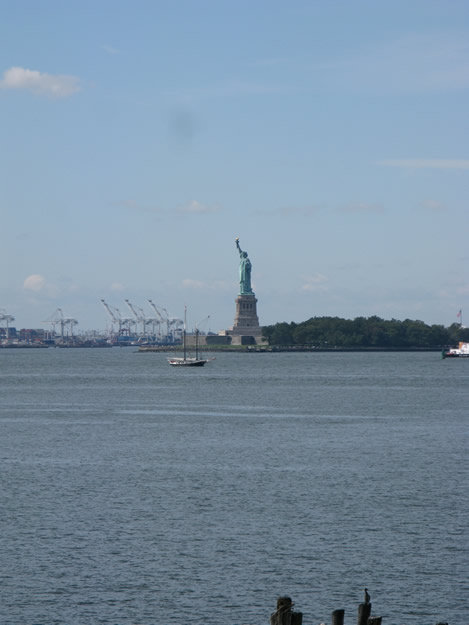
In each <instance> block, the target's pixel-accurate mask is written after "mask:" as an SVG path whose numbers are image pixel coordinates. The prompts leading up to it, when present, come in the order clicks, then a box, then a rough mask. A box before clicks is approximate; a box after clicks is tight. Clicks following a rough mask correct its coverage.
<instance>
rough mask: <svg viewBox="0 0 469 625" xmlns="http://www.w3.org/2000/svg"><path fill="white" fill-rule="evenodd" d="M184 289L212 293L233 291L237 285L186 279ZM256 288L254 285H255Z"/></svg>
mask: <svg viewBox="0 0 469 625" xmlns="http://www.w3.org/2000/svg"><path fill="white" fill-rule="evenodd" d="M182 287H183V288H184V289H195V290H202V289H203V290H205V291H207V290H211V291H228V292H231V291H233V288H236V283H233V282H228V281H226V280H214V281H212V282H203V281H202V280H193V279H192V278H185V279H184V280H183V281H182ZM253 287H254V285H253Z"/></svg>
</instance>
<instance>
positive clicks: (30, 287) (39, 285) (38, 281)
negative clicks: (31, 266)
mask: <svg viewBox="0 0 469 625" xmlns="http://www.w3.org/2000/svg"><path fill="white" fill-rule="evenodd" d="M45 286H46V279H45V278H44V276H41V275H40V274H38V273H33V274H32V275H30V276H28V277H27V278H26V279H25V281H24V282H23V288H25V289H26V290H27V291H35V292H38V291H42V289H44V288H45Z"/></svg>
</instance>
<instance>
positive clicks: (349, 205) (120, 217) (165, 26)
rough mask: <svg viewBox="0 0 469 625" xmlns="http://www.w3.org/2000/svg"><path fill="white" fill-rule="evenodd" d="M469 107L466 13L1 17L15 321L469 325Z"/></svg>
mask: <svg viewBox="0 0 469 625" xmlns="http://www.w3.org/2000/svg"><path fill="white" fill-rule="evenodd" d="M468 94H469V2H467V0H461V1H457V0H454V1H452V0H441V1H440V0H435V1H433V0H421V1H420V0H415V1H412V0H390V1H386V0H382V1H377V0H370V1H358V0H357V1H354V0H348V1H334V0H330V1H325V0H317V1H314V0H310V1H306V0H289V1H288V2H286V1H285V0H282V1H276V0H258V1H256V0H250V1H245V0H237V1H236V2H234V1H229V2H228V1H225V0H193V1H186V0H168V1H159V0H153V1H142V0H132V2H130V0H129V1H125V2H124V1H119V0H99V1H98V0H93V1H87V0H79V1H75V0H67V1H66V2H64V1H63V0H60V1H58V0H57V1H53V0H31V1H24V0H11V1H10V0H0V119H1V122H0V146H1V150H0V211H1V220H0V227H1V234H2V238H1V245H0V249H1V255H0V260H1V278H0V309H4V310H6V311H7V312H9V313H11V314H13V315H14V316H15V322H14V324H13V325H15V326H16V327H18V328H21V327H41V321H43V320H44V319H46V318H47V317H49V316H50V315H51V314H52V313H53V312H54V310H55V309H56V308H58V307H60V308H62V310H63V311H64V314H65V315H67V316H73V317H76V318H77V319H78V321H79V324H80V325H79V326H78V328H77V329H78V330H79V329H86V328H104V327H105V326H106V324H107V321H108V318H107V315H106V312H105V310H104V308H103V306H102V304H101V303H100V299H101V298H104V299H105V300H106V301H107V302H108V303H109V304H111V305H112V306H116V307H118V308H119V309H120V310H121V312H122V313H123V314H124V313H125V314H126V315H127V314H128V313H129V311H128V309H127V308H126V306H125V303H124V299H125V298H128V299H129V300H130V301H131V302H133V303H134V304H135V305H137V306H140V307H141V308H144V309H145V310H148V313H149V314H150V309H149V307H148V304H147V300H148V299H152V300H153V301H154V302H155V303H157V304H159V305H161V306H164V307H165V308H166V309H167V310H168V311H169V313H170V314H171V315H174V316H181V315H182V312H183V307H184V304H187V306H188V309H189V316H190V319H192V321H193V322H195V321H197V320H198V319H201V318H203V317H205V316H206V315H211V320H210V329H211V330H213V331H215V330H218V329H221V328H226V327H228V326H231V325H232V323H233V318H234V310H235V305H234V300H235V298H236V296H237V293H238V260H239V257H238V253H237V251H236V248H235V242H234V240H235V237H236V236H239V237H240V243H241V247H242V248H243V249H245V250H247V251H248V253H249V257H250V259H251V261H252V264H253V286H254V290H255V292H256V295H257V297H258V299H259V303H258V312H259V317H260V322H261V324H268V323H274V322H276V321H303V320H305V319H308V318H310V317H313V316H322V315H328V316H329V315H332V316H340V317H346V318H354V317H357V316H366V317H368V316H371V315H378V316H380V317H383V318H386V319H390V318H396V319H406V318H410V319H421V320H423V321H425V322H427V323H442V324H444V325H449V324H451V323H453V322H454V321H457V320H458V319H457V318H456V315H457V313H458V311H459V310H460V309H462V310H463V317H464V310H465V308H466V309H467V315H468V316H469V306H468V305H467V302H468V300H469V274H468V269H469V248H468V243H467V240H468V227H469V212H468V204H469V184H468V182H469V133H468V127H469V122H468V120H469V98H468ZM42 327H44V326H42Z"/></svg>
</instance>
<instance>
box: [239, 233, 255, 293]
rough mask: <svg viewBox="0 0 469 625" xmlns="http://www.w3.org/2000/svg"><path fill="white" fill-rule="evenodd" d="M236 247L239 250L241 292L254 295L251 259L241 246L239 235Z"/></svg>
mask: <svg viewBox="0 0 469 625" xmlns="http://www.w3.org/2000/svg"><path fill="white" fill-rule="evenodd" d="M236 247H237V248H238V252H239V294H240V295H254V291H253V290H252V288H251V269H252V265H251V261H250V260H249V258H248V253H247V252H243V250H242V249H241V248H240V247H239V238H238V237H236Z"/></svg>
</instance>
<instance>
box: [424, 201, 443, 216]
mask: <svg viewBox="0 0 469 625" xmlns="http://www.w3.org/2000/svg"><path fill="white" fill-rule="evenodd" d="M420 205H421V207H422V208H423V209H425V210H428V211H431V212H433V213H439V212H441V211H444V210H446V206H445V205H444V204H443V202H438V201H437V200H424V201H423V202H421V204H420Z"/></svg>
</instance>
